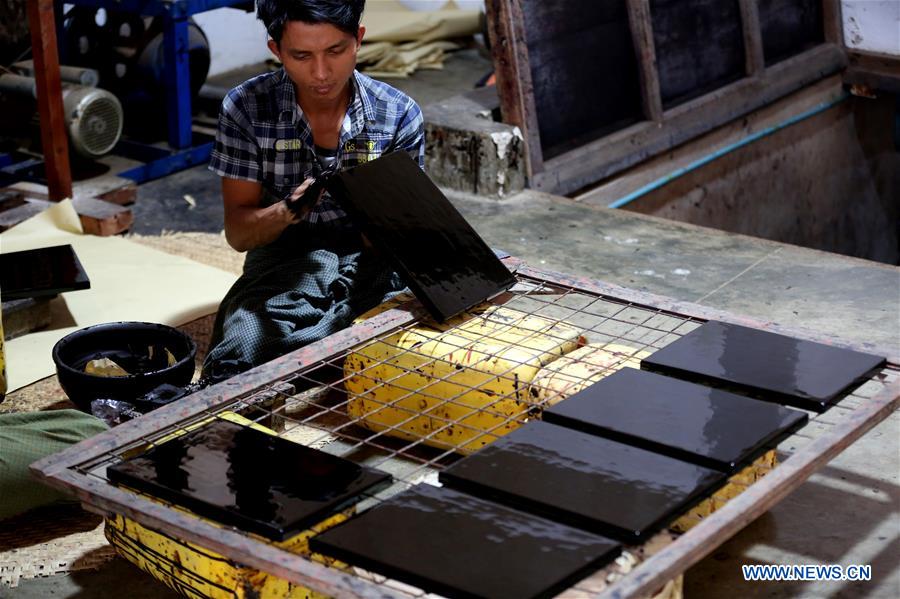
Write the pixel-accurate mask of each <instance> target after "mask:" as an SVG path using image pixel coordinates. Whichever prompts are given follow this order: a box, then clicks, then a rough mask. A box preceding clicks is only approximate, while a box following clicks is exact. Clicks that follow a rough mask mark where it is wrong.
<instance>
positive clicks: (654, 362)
mask: <svg viewBox="0 0 900 599" xmlns="http://www.w3.org/2000/svg"><path fill="white" fill-rule="evenodd" d="M884 363H885V359H884V358H881V357H879V356H874V355H871V354H864V353H862V352H857V351H852V350H848V349H842V348H838V347H832V346H830V345H824V344H822V343H815V342H812V341H803V340H800V339H794V338H793V337H788V336H785V335H778V334H775V333H770V332H768V331H761V330H759V329H751V328H748V327H742V326H739V325H734V324H726V323H723V322H716V321H710V322H707V323H706V324H704V325H702V326H700V327H698V328H696V329H694V330H693V331H691V332H690V333H688V334H687V335H685V336H683V337H681V338H680V339H678V340H677V341H674V342H672V343H670V344H669V345H667V346H666V347H664V348H662V349H661V350H659V351H657V352H655V353H653V355H651V356H649V357H647V358H645V359H644V360H643V361H642V362H641V368H643V369H645V370H651V371H655V372H659V373H662V374H668V375H670V376H677V377H679V378H684V379H687V380H692V381H696V382H701V383H708V384H715V385H720V386H722V387H725V388H728V389H729V390H732V391H737V392H739V393H743V394H746V395H751V396H753V397H758V398H760V399H765V400H768V401H776V402H779V403H784V404H787V405H792V406H796V407H798V408H803V409H806V410H813V411H816V412H824V411H825V410H826V409H828V407H829V406H830V405H831V404H833V403H835V402H836V401H838V400H840V399H841V398H842V397H843V396H844V395H846V394H847V393H848V392H849V391H850V390H851V389H852V388H853V387H854V386H856V385H857V384H859V383H861V382H862V381H863V380H865V379H866V378H868V377H869V376H870V375H871V374H872V373H873V372H874V371H875V370H876V369H878V368H880V367H882V366H884Z"/></svg>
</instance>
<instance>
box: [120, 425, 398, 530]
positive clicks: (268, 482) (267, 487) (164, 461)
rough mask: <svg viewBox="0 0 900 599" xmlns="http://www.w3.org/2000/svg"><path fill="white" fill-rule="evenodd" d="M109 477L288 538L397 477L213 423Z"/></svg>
mask: <svg viewBox="0 0 900 599" xmlns="http://www.w3.org/2000/svg"><path fill="white" fill-rule="evenodd" d="M107 475H108V476H109V479H110V480H111V481H113V482H114V483H117V484H122V485H127V486H129V487H132V488H134V489H137V490H138V491H142V492H145V493H147V494H150V495H154V496H156V497H160V498H161V499H165V500H167V501H171V502H172V503H174V504H176V505H180V506H183V507H186V508H188V509H190V510H191V511H193V512H194V513H196V514H198V515H200V516H203V517H205V518H209V519H210V520H215V521H217V522H220V523H222V524H225V525H228V526H236V527H238V528H240V529H242V530H245V531H248V532H254V533H257V534H260V535H263V536H265V537H268V538H270V539H273V540H276V541H282V540H284V539H286V538H288V537H290V536H293V535H294V534H297V533H299V532H301V531H303V530H305V529H307V528H309V527H310V526H312V525H314V524H316V523H318V522H320V521H322V520H324V519H325V518H327V517H328V516H329V515H331V514H333V513H334V512H336V511H338V510H340V509H343V508H344V507H347V506H348V505H349V504H351V503H353V502H354V501H355V500H356V499H357V498H358V497H359V496H360V495H361V494H362V493H364V492H369V493H371V492H374V491H376V490H378V489H380V488H382V487H383V486H385V485H387V484H389V483H390V481H391V477H390V475H387V474H384V473H382V472H379V471H377V470H372V469H370V468H364V467H362V466H359V465H357V464H354V463H353V462H351V461H349V460H345V459H343V458H339V457H336V456H333V455H330V454H327V453H325V452H322V451H319V450H316V449H311V448H309V447H304V446H303V445H300V444H298V443H292V442H290V441H287V440H285V439H281V438H279V437H275V436H274V435H269V434H266V433H264V432H261V431H257V430H254V429H252V428H249V427H246V426H241V425H239V424H234V423H232V422H227V421H225V420H214V421H213V422H210V423H209V424H206V425H204V426H203V427H201V428H200V429H198V430H196V431H193V432H190V433H187V434H185V435H183V436H181V437H178V438H177V439H173V440H171V441H166V442H165V443H161V444H160V445H158V446H156V447H154V448H153V449H151V450H149V451H147V452H146V453H144V454H142V455H140V456H138V457H135V458H132V459H129V460H125V461H124V462H122V463H120V464H116V465H115V466H112V467H110V468H109V469H108V470H107Z"/></svg>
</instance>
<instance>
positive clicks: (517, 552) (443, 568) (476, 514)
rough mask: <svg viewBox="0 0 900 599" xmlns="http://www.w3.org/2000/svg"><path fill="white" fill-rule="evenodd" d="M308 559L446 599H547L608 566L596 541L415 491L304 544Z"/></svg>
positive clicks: (608, 549)
mask: <svg viewBox="0 0 900 599" xmlns="http://www.w3.org/2000/svg"><path fill="white" fill-rule="evenodd" d="M310 547H311V548H312V550H313V551H317V552H320V553H323V554H325V555H330V556H333V557H336V558H338V559H341V560H344V561H347V562H349V563H352V564H355V565H358V566H361V567H364V568H366V569H369V570H374V571H376V572H380V573H382V574H384V575H386V576H390V577H392V578H396V579H398V580H401V581H405V582H408V583H410V584H414V585H416V586H419V587H421V588H423V589H425V590H427V591H430V592H436V593H440V594H441V595H445V596H448V597H509V598H511V599H526V598H529V597H553V596H554V595H556V594H557V593H559V592H561V591H563V590H564V589H566V588H568V587H569V586H571V585H572V584H574V583H575V582H577V581H578V580H580V579H581V578H584V577H585V576H586V575H588V574H590V573H591V572H593V571H594V570H596V569H597V568H600V567H602V566H603V565H605V564H606V563H607V562H609V561H611V560H612V559H613V558H615V557H616V556H617V555H618V554H619V552H620V551H621V547H620V546H619V545H618V544H617V543H615V542H613V541H611V540H609V539H606V538H604V537H601V536H598V535H594V534H590V533H586V532H583V531H580V530H576V529H574V528H570V527H568V526H564V525H562V524H557V523H555V522H551V521H549V520H544V519H543V518H537V517H535V516H532V515H530V514H526V513H523V512H519V511H516V510H512V509H509V508H507V507H503V506H500V505H497V504H494V503H491V502H488V501H484V500H482V499H477V498H475V497H471V496H468V495H465V494H462V493H458V492H456V491H452V490H450V489H446V488H437V487H432V486H430V485H425V484H422V485H418V486H416V487H413V488H412V489H410V490H409V491H406V492H404V493H401V494H399V495H397V496H395V497H392V498H391V499H389V500H388V501H386V502H384V503H382V504H381V505H378V506H376V507H374V508H372V509H371V510H369V511H367V512H365V513H364V514H362V515H360V516H357V517H356V518H353V519H352V520H350V521H349V522H347V523H345V524H341V525H339V526H337V527H335V528H332V529H330V530H328V531H326V532H324V533H322V534H320V535H317V536H315V537H313V538H312V539H310Z"/></svg>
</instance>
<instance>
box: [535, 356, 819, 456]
mask: <svg viewBox="0 0 900 599" xmlns="http://www.w3.org/2000/svg"><path fill="white" fill-rule="evenodd" d="M542 418H543V420H544V421H545V422H549V423H551V424H558V425H560V426H565V427H568V428H574V429H577V430H580V431H584V432H586V433H591V434H594V435H600V436H602V437H607V438H609V439H614V440H617V441H621V442H623V443H628V444H630V445H635V446H637V447H643V448H644V449H647V450H650V451H655V452H657V453H663V454H666V455H668V456H671V457H673V458H676V459H679V460H685V461H688V462H692V463H694V464H699V465H701V466H706V467H708V468H715V469H716V470H721V471H723V472H727V473H732V472H734V471H735V470H737V469H739V468H742V467H744V466H745V465H747V464H749V463H750V462H752V461H753V460H755V459H756V458H758V457H759V456H760V455H762V454H763V453H764V452H765V451H767V450H768V449H770V448H771V447H774V446H775V445H777V444H778V443H779V442H780V441H781V440H782V439H784V438H785V437H787V436H788V435H790V434H791V433H792V432H794V431H796V430H797V429H798V428H800V427H801V426H803V425H804V424H806V421H807V419H808V417H807V415H806V413H805V412H800V411H798V410H792V409H790V408H784V407H782V406H779V405H776V404H773V403H768V402H764V401H759V400H756V399H751V398H749V397H744V396H742V395H735V394H734V393H728V392H727V391H722V390H720V389H713V388H710V387H705V386H703V385H697V384H694V383H689V382H686V381H681V380H678V379H674V378H671V377H667V376H662V375H660V374H654V373H652V372H646V371H641V370H636V369H634V368H623V369H622V370H619V371H618V372H615V373H614V374H612V375H610V376H608V377H606V378H604V379H603V380H601V381H599V382H597V383H594V384H593V385H591V386H590V387H588V388H586V389H584V390H583V391H580V392H578V393H576V394H575V395H573V396H572V397H569V398H568V399H566V400H563V401H562V402H560V403H558V404H557V405H555V406H553V407H552V408H550V409H549V410H545V411H544V414H543V416H542Z"/></svg>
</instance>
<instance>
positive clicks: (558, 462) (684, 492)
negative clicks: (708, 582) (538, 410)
mask: <svg viewBox="0 0 900 599" xmlns="http://www.w3.org/2000/svg"><path fill="white" fill-rule="evenodd" d="M440 480H441V482H443V483H444V484H446V485H448V486H450V487H453V488H456V489H459V490H461V491H464V492H467V493H472V494H473V495H478V496H480V497H484V498H485V499H489V500H492V501H498V502H501V503H505V504H508V505H510V506H512V507H515V508H518V509H523V510H527V511H530V512H532V513H535V514H539V515H541V516H545V517H547V518H550V519H553V520H556V521H559V522H563V523H566V524H569V525H572V526H577V527H578V528H582V529H584V530H589V531H592V532H596V533H599V534H605V535H608V536H610V537H613V538H615V539H619V540H621V541H625V542H643V540H645V539H646V538H647V537H648V536H649V535H650V534H652V533H653V532H655V531H656V530H658V529H660V528H662V527H663V526H665V525H666V524H668V522H669V521H670V520H671V519H673V518H674V517H676V516H678V515H679V514H681V513H682V512H684V511H686V510H688V509H689V508H690V507H692V506H693V505H694V504H695V503H697V502H698V501H700V500H701V499H703V498H705V497H706V496H708V495H709V494H711V493H712V492H714V491H715V490H716V489H717V488H718V487H719V486H721V485H722V484H723V483H724V482H725V480H726V477H725V475H724V474H723V473H721V472H716V471H714V470H711V469H709V468H704V467H702V466H697V465H694V464H690V463H688V462H683V461H680V460H676V459H674V458H670V457H668V456H665V455H661V454H658V453H653V452H650V451H647V450H645V449H640V448H638V447H633V446H630V445H626V444H624V443H619V442H617V441H613V440H610V439H604V438H602V437H598V436H596V435H591V434H588V433H583V432H581V431H576V430H572V429H568V428H565V427H562V426H556V425H554V424H549V423H546V422H540V421H535V422H531V423H529V424H527V425H526V426H524V427H522V428H520V429H518V430H516V431H514V432H512V433H510V434H508V435H506V436H505V437H502V438H501V439H499V440H498V441H495V442H494V443H492V444H491V445H488V446H487V447H485V448H483V449H481V450H480V451H478V452H477V453H475V454H472V455H471V456H469V457H467V458H465V459H463V460H461V461H459V462H457V463H455V464H453V465H452V466H451V467H450V468H448V469H447V470H444V471H443V472H441V474H440Z"/></svg>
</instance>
